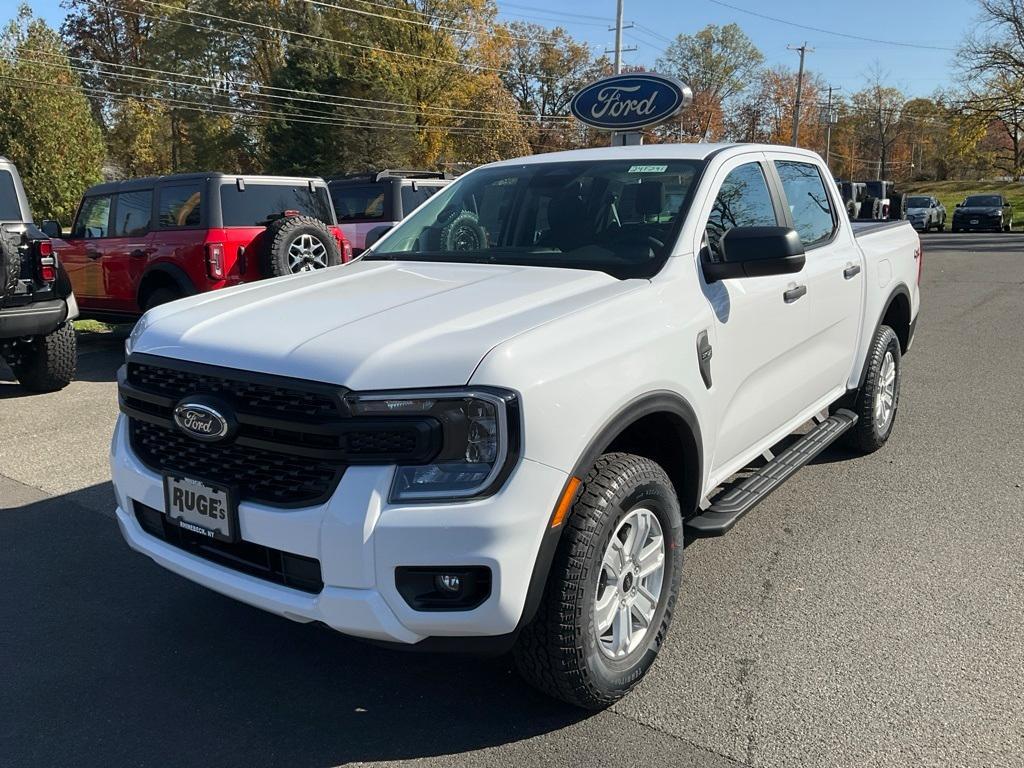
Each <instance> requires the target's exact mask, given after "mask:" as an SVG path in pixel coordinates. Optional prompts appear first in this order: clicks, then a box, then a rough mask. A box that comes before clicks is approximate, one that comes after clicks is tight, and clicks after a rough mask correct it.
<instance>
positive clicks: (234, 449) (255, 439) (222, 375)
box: [118, 355, 442, 507]
mask: <svg viewBox="0 0 1024 768" xmlns="http://www.w3.org/2000/svg"><path fill="white" fill-rule="evenodd" d="M118 381H119V394H120V404H121V410H122V411H123V412H124V413H126V414H127V415H128V417H129V437H130V441H131V446H132V450H133V451H134V452H135V455H136V456H137V457H138V458H139V460H140V461H141V462H142V463H143V464H145V465H146V466H147V467H149V468H150V469H152V470H153V471H154V472H158V473H174V474H181V475H185V476H188V477H194V478H196V479H197V480H209V481H212V482H216V483H221V484H223V485H228V486H232V487H233V488H235V489H237V493H238V499H239V500H240V501H254V502H258V503H262V504H268V505H271V506H278V507H302V506H311V505H314V504H319V503H322V502H324V501H326V500H327V499H329V498H330V496H331V494H332V493H333V492H334V489H335V487H336V486H337V484H338V482H339V481H340V480H341V476H342V474H343V473H344V471H345V468H346V467H347V466H350V465H352V464H384V463H407V464H422V463H426V462H427V461H429V460H430V459H432V458H433V457H434V456H436V455H437V453H438V452H439V451H440V448H441V440H442V430H441V425H440V423H439V422H437V420H436V419H433V418H432V417H418V418H394V417H388V418H379V417H375V418H368V417H359V418H356V417H353V416H351V414H350V413H349V409H348V406H347V404H346V402H345V400H344V395H345V393H346V392H345V390H344V389H343V388H341V387H337V386H334V385H329V384H323V383H320V382H309V381H302V380H298V379H290V378H285V377H280V376H269V375H265V374H256V373H251V372H245V371H236V370H233V369H230V368H221V367H219V366H210V365H199V364H195V363H186V362H182V361H177V360H169V359H165V358H160V357H155V356H151V355H133V356H132V358H131V359H129V361H128V363H127V365H126V366H125V367H124V368H123V369H122V370H121V373H119V375H118ZM197 395H202V396H206V397H209V398H214V399H216V401H217V402H218V403H220V404H222V406H223V407H224V408H226V409H227V410H229V411H230V413H231V414H232V415H233V416H234V420H235V421H237V424H236V426H235V428H234V429H233V430H230V434H229V436H228V437H226V438H225V439H224V440H221V441H217V442H203V441H200V440H196V439H195V438H193V437H191V436H190V435H188V434H186V433H184V432H182V431H181V430H179V429H178V427H177V426H176V425H175V423H174V409H175V407H176V406H177V405H178V404H179V403H180V402H182V401H186V400H187V399H188V398H191V397H195V396H197Z"/></svg>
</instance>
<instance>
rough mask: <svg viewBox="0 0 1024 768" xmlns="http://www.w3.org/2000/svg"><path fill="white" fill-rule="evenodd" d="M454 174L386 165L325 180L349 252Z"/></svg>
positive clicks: (401, 216)
mask: <svg viewBox="0 0 1024 768" xmlns="http://www.w3.org/2000/svg"><path fill="white" fill-rule="evenodd" d="M454 178H455V177H454V176H451V175H449V174H447V173H440V172H434V171H396V170H391V169H388V170H383V171H379V172H377V173H360V174H355V175H352V176H336V177H334V178H331V179H328V180H327V187H328V188H329V189H330V191H331V202H332V203H333V204H334V212H335V214H336V215H337V217H338V224H339V225H340V226H341V231H342V232H344V233H345V237H347V238H348V239H349V242H351V243H352V252H353V253H354V254H360V253H362V252H363V251H364V250H365V249H366V248H368V247H370V246H371V245H372V244H373V241H374V240H376V239H377V238H379V237H380V235H382V234H383V233H384V232H387V230H389V229H391V227H393V226H394V225H395V224H397V223H398V222H400V221H401V220H402V219H404V218H405V217H406V216H408V215H409V213H410V212H412V211H413V210H414V209H415V208H418V207H419V205H420V204H421V203H423V202H425V201H426V200H427V199H428V198H429V197H430V196H431V195H433V194H434V193H435V192H437V191H438V190H440V189H442V188H443V187H445V186H447V185H448V184H451V182H452V180H453V179H454ZM370 233H373V234H372V235H370ZM367 235H370V242H367Z"/></svg>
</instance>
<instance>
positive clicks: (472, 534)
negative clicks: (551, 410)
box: [111, 416, 566, 644]
mask: <svg viewBox="0 0 1024 768" xmlns="http://www.w3.org/2000/svg"><path fill="white" fill-rule="evenodd" d="M111 472H112V477H113V481H114V488H115V494H116V499H117V505H118V507H117V520H118V524H119V526H120V528H121V532H122V534H123V535H124V538H125V540H126V541H127V542H128V544H129V546H131V547H132V549H135V550H137V551H139V552H141V553H143V554H145V555H147V556H148V557H150V558H151V559H153V560H154V561H155V562H156V563H158V564H159V565H162V566H163V567H165V568H167V569H168V570H170V571H173V572H174V573H177V574H179V575H181V576H184V577H185V578H187V579H190V580H192V581H194V582H196V583H198V584H201V585H203V586H206V587H209V588H210V589H213V590H215V591H217V592H220V593H221V594H224V595H227V596H228V597H232V598H235V599H236V600H240V601H242V602H245V603H248V604H250V605H253V606H256V607H257V608H262V609H263V610H266V611H269V612H271V613H275V614H278V615H279V616H284V617H285V618H289V619H292V620H293V621H300V622H309V621H320V622H323V623H324V624H326V625H328V626H330V627H332V628H333V629H336V630H338V631H339V632H343V633H345V634H349V635H354V636H357V637H364V638H370V639H374V640H382V641H387V642H394V643H403V644H412V643H417V642H419V641H421V640H423V639H424V638H427V637H467V636H470V637H480V636H488V637H489V636H497V635H505V634H508V633H510V632H512V631H513V630H515V628H516V626H517V624H518V623H519V619H520V617H521V616H522V613H523V606H524V605H525V603H526V596H527V591H528V589H529V584H530V577H531V574H532V572H533V567H534V563H535V561H536V559H537V553H538V551H539V549H540V545H541V540H542V538H543V535H544V532H545V530H546V527H547V522H548V520H549V517H550V514H551V511H552V509H553V508H554V506H555V504H556V501H557V497H558V494H559V493H560V492H561V490H562V487H563V485H564V483H565V480H566V474H565V473H564V472H561V471H559V470H556V469H553V468H551V467H548V466H546V465H544V464H539V463H536V462H533V461H529V460H527V459H523V460H521V461H520V463H519V465H518V466H517V467H516V469H515V470H514V472H513V473H512V475H511V477H510V478H509V479H508V481H507V482H506V484H505V486H504V487H503V488H502V490H501V491H500V492H499V493H497V494H495V495H494V496H492V497H490V498H488V499H483V500H480V501H472V502H464V503H454V504H444V505H428V504H417V505H405V506H400V505H389V504H388V502H387V496H388V490H389V488H390V486H391V479H392V474H393V468H392V467H363V466H353V467H349V468H348V469H347V470H346V471H345V474H344V476H343V477H342V479H341V482H340V483H339V484H338V488H337V490H336V491H335V492H334V495H333V496H332V497H331V499H330V500H328V501H327V502H326V503H324V504H321V505H319V506H315V507H308V508H303V509H280V508H273V507H267V506H263V505H259V504H251V503H245V502H243V503H242V504H241V505H240V507H239V524H240V531H241V536H242V538H243V539H244V540H245V541H250V542H253V543H256V544H262V545H264V546H267V547H272V548H275V549H280V550H283V551H285V552H289V553H293V554H297V555H304V556H306V557H312V558H316V559H318V560H319V561H320V567H321V572H322V577H323V582H324V588H323V591H322V592H320V593H319V594H316V595H311V594H308V593H305V592H301V591H298V590H295V589H291V588H289V587H284V586H280V585H277V584H274V583H271V582H268V581H264V580H262V579H260V578H257V577H254V576H249V575H246V574H244V573H241V572H239V571H236V570H233V569H231V568H228V567H225V566H222V565H219V564H216V563H213V562H210V561H209V560H206V559H203V558H202V557H199V556H197V555H193V554H190V553H189V552H186V551H184V550H181V549H179V548H177V547H175V546H174V545H173V544H169V543H167V542H165V541H163V540H161V539H159V538H157V537H154V536H152V535H150V534H148V533H147V532H146V531H145V530H143V528H142V526H141V525H139V523H138V521H137V520H136V518H135V515H134V514H133V506H132V505H133V502H140V503H142V504H145V505H148V506H150V507H154V508H156V509H161V510H162V509H163V508H164V506H163V505H164V498H163V493H164V491H163V481H162V478H161V477H160V476H159V475H157V474H156V473H154V472H152V471H151V470H149V469H147V468H146V467H144V466H143V465H142V464H141V463H140V462H139V461H138V460H137V459H136V458H135V457H134V456H133V454H132V453H131V449H130V447H129V443H128V430H127V419H126V418H125V417H124V416H122V417H120V419H119V420H118V424H117V427H116V429H115V432H114V439H113V443H112V445H111ZM468 565H481V566H486V567H488V568H490V569H491V572H492V583H491V594H490V597H489V598H488V599H487V600H486V601H485V602H484V603H483V604H481V605H480V606H478V607H477V608H474V609H472V610H468V611H452V612H440V611H429V612H424V611H416V610H413V609H412V608H411V607H410V606H409V605H408V604H407V603H406V602H405V600H404V599H403V598H402V596H401V595H400V594H399V593H398V590H397V589H396V587H395V569H396V568H397V567H399V566H441V567H444V566H468Z"/></svg>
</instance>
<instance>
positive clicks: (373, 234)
mask: <svg viewBox="0 0 1024 768" xmlns="http://www.w3.org/2000/svg"><path fill="white" fill-rule="evenodd" d="M390 231H391V227H390V226H388V225H386V224H382V225H381V226H379V227H374V228H373V229H371V230H370V231H369V232H367V233H366V241H365V243H364V246H363V247H364V248H369V247H370V246H371V245H373V244H374V243H376V242H377V241H378V240H380V239H381V238H382V237H384V235H386V234H387V233H388V232H390Z"/></svg>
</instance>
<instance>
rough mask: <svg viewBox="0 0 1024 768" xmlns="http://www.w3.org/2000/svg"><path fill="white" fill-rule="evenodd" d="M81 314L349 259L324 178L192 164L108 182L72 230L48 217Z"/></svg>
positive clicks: (88, 196) (104, 314) (127, 310)
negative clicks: (199, 169)
mask: <svg viewBox="0 0 1024 768" xmlns="http://www.w3.org/2000/svg"><path fill="white" fill-rule="evenodd" d="M44 228H49V229H50V231H51V237H54V238H55V240H54V247H55V248H56V249H57V251H58V253H59V254H60V257H61V260H62V261H63V262H64V263H65V265H66V266H67V270H68V275H69V276H70V278H71V283H72V285H73V286H74V289H75V295H76V296H77V298H78V301H79V304H80V306H81V310H82V314H83V315H84V316H87V317H92V318H96V319H98V320H110V321H115V322H116V321H119V320H132V319H134V318H136V317H138V316H139V315H140V314H142V312H144V311H145V310H147V309H149V308H150V307H155V306H157V305H158V304H163V303H165V302H168V301H173V300H174V299H179V298H182V297H184V296H190V295H192V294H195V293H201V292H204V291H212V290H216V289H218V288H225V287H227V286H231V285H238V284H240V283H247V282H252V281H253V280H260V279H263V278H266V277H279V276H282V275H287V274H291V273H293V272H304V271H308V270H312V269H322V268H324V267H329V266H333V265H335V264H341V263H343V262H346V261H349V260H350V259H351V257H352V251H351V247H350V246H349V243H348V240H346V239H345V236H344V235H343V234H342V232H341V230H340V229H339V228H338V226H337V223H336V222H335V219H334V209H333V207H332V206H331V197H330V194H329V193H328V191H327V183H326V182H325V181H324V180H323V179H318V178H292V177H283V176H229V175H227V174H223V173H190V174H176V175H171V176H160V177H154V178H144V179H130V180H128V181H116V182H110V183H107V184H99V185H97V186H95V187H92V188H91V189H89V190H88V191H86V193H85V197H83V198H82V202H81V204H80V205H79V207H78V214H77V215H76V216H75V221H74V224H73V226H72V228H71V234H70V235H69V236H68V237H65V238H63V239H61V240H57V239H56V238H57V237H58V236H59V232H60V225H59V224H57V222H44Z"/></svg>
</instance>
